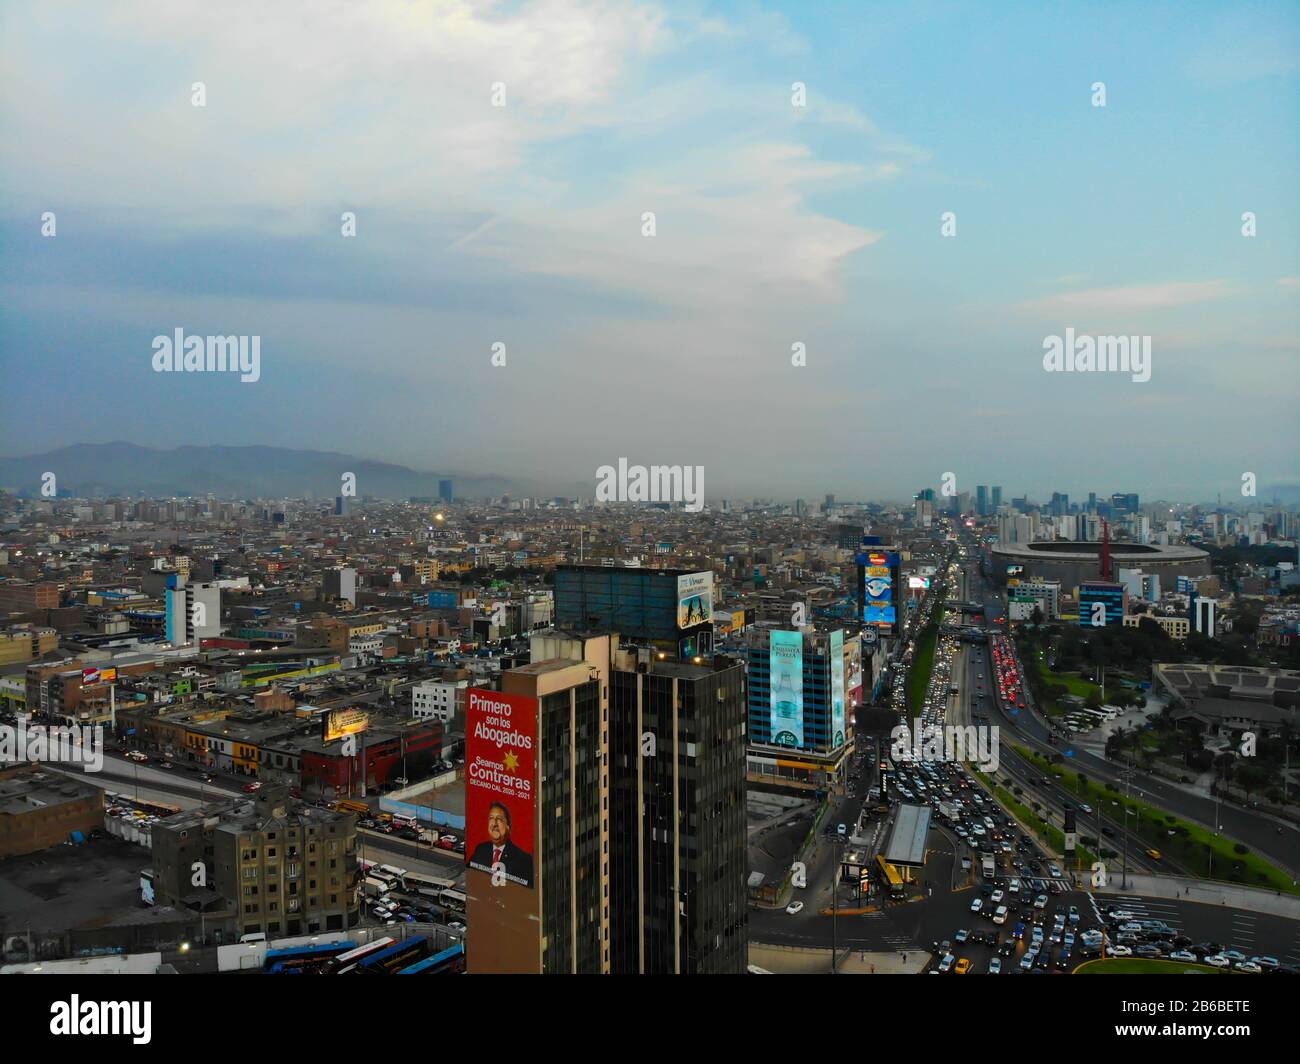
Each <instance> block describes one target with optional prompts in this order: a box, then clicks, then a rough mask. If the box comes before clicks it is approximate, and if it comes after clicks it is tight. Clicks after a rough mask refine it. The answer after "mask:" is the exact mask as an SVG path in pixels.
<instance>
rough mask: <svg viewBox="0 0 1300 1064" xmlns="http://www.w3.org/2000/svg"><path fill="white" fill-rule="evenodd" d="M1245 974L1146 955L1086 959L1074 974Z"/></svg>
mask: <svg viewBox="0 0 1300 1064" xmlns="http://www.w3.org/2000/svg"><path fill="white" fill-rule="evenodd" d="M1185 972H1190V973H1192V974H1195V975H1245V974H1246V973H1245V972H1234V971H1232V970H1231V969H1230V968H1215V967H1214V966H1213V965H1210V964H1193V963H1192V962H1191V961H1153V960H1147V959H1146V958H1144V957H1107V958H1106V959H1105V960H1096V961H1084V962H1083V963H1082V964H1081V965H1079V967H1077V968H1076V969H1074V972H1073V973H1072V974H1073V975H1182V974H1183V973H1185Z"/></svg>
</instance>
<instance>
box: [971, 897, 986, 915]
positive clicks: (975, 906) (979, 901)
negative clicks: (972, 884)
mask: <svg viewBox="0 0 1300 1064" xmlns="http://www.w3.org/2000/svg"><path fill="white" fill-rule="evenodd" d="M982 908H984V899H983V898H976V899H975V900H974V901H973V902H971V903H970V911H971V912H973V913H978V912H979V911H980V910H981V909H982Z"/></svg>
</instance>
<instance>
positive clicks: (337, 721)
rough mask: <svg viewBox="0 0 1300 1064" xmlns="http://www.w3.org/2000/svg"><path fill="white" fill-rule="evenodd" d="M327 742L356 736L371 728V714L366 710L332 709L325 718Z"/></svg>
mask: <svg viewBox="0 0 1300 1064" xmlns="http://www.w3.org/2000/svg"><path fill="white" fill-rule="evenodd" d="M323 720H324V736H325V742H327V743H329V742H333V741H334V740H335V739H342V738H343V737H344V736H345V735H356V734H358V733H359V732H363V731H365V730H366V729H367V728H368V727H370V714H369V713H367V712H366V711H365V710H364V709H331V710H330V711H329V712H328V713H326V714H325V716H324V718H323Z"/></svg>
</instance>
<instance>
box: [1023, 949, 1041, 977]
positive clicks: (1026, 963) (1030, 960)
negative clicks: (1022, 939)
mask: <svg viewBox="0 0 1300 1064" xmlns="http://www.w3.org/2000/svg"><path fill="white" fill-rule="evenodd" d="M1037 959H1038V954H1037V953H1036V952H1035V951H1034V950H1030V951H1029V952H1028V953H1026V954H1025V955H1024V956H1023V957H1021V958H1020V970H1021V971H1022V972H1027V971H1029V970H1030V969H1031V968H1033V966H1034V961H1035V960H1037Z"/></svg>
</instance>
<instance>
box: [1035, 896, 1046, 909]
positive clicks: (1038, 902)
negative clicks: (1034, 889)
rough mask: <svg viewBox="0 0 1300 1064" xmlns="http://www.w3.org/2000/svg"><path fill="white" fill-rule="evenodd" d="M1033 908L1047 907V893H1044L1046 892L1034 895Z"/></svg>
mask: <svg viewBox="0 0 1300 1064" xmlns="http://www.w3.org/2000/svg"><path fill="white" fill-rule="evenodd" d="M1034 908H1035V909H1046V908H1047V895H1046V894H1040V895H1038V897H1036V898H1035V899H1034Z"/></svg>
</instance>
